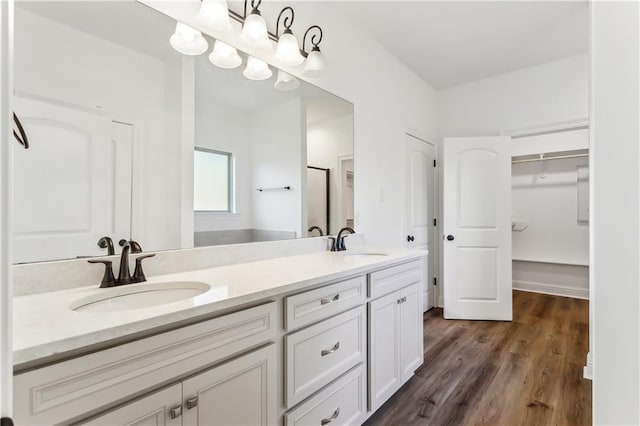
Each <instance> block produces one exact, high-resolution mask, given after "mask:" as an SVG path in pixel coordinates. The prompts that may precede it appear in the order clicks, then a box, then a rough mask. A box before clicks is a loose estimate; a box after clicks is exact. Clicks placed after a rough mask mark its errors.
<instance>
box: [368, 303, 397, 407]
mask: <svg viewBox="0 0 640 426" xmlns="http://www.w3.org/2000/svg"><path fill="white" fill-rule="evenodd" d="M399 310H400V292H399V291H396V292H394V293H391V294H388V295H386V296H383V297H381V298H379V299H376V300H374V301H372V302H370V303H369V404H370V405H371V406H370V409H372V410H376V409H377V408H378V407H380V406H381V405H382V404H383V403H384V402H385V401H386V400H387V399H388V398H389V397H390V396H391V395H392V394H393V393H394V392H395V391H396V390H397V389H398V387H399V386H400V382H401V372H400V326H399V321H398V318H399Z"/></svg>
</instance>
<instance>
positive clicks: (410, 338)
mask: <svg viewBox="0 0 640 426" xmlns="http://www.w3.org/2000/svg"><path fill="white" fill-rule="evenodd" d="M421 293H422V289H421V286H420V285H419V284H414V285H411V286H409V287H405V288H403V289H402V290H400V301H401V303H400V305H399V306H400V312H399V314H400V374H401V375H402V382H403V383H404V382H405V381H407V380H408V379H409V378H410V377H411V376H412V375H413V372H414V371H416V369H417V368H418V367H419V366H421V365H422V363H423V362H424V348H423V337H422V336H423V333H422V299H421V297H422V296H421Z"/></svg>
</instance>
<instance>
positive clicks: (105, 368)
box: [13, 302, 279, 426]
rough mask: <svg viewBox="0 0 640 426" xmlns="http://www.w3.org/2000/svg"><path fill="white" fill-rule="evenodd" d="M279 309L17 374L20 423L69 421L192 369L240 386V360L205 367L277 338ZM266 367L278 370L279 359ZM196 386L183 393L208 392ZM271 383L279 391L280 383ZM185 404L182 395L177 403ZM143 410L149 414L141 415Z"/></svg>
mask: <svg viewBox="0 0 640 426" xmlns="http://www.w3.org/2000/svg"><path fill="white" fill-rule="evenodd" d="M277 312H278V309H277V306H276V303H275V302H268V303H264V304H262V305H259V306H256V307H253V308H249V309H244V310H240V311H238V312H234V313H231V314H228V315H223V316H220V317H217V318H213V319H210V320H206V321H203V322H199V323H196V324H193V325H188V326H185V327H182V328H178V329H176V330H172V331H167V332H164V333H159V334H156V335H153V336H150V337H145V338H143V339H139V340H136V341H133V342H129V343H124V344H120V345H116V346H113V347H111V348H108V349H104V350H101V351H97V352H93V353H89V354H87V355H82V356H80V357H77V358H71V359H69V360H66V361H62V362H58V363H54V364H51V365H46V366H43V367H41V368H36V369H33V370H29V371H26V372H23V373H18V374H17V375H15V376H14V381H13V383H14V400H15V404H14V416H15V419H16V424H19V425H25V426H26V425H54V424H68V423H70V422H72V421H76V420H80V419H83V418H87V417H89V416H91V415H93V414H95V413H98V412H100V411H102V410H104V408H106V407H112V406H114V405H116V404H121V403H125V404H126V403H128V402H129V401H130V400H131V399H132V398H135V397H137V396H139V395H144V394H145V393H146V392H148V391H149V390H150V389H154V388H157V387H158V386H162V385H163V384H165V383H166V384H169V383H171V382H176V381H178V380H183V379H184V378H185V377H188V376H189V375H193V374H203V375H204V374H209V376H207V377H212V375H215V374H220V375H223V376H225V375H226V376H225V377H227V378H228V379H229V380H230V383H231V382H233V383H235V384H238V383H239V382H240V381H241V380H242V377H240V376H233V372H234V371H233V368H232V367H233V366H234V365H236V364H233V362H232V363H229V364H222V365H221V366H220V367H219V368H214V369H213V370H209V371H205V373H201V372H202V371H203V370H205V369H206V368H209V367H210V366H213V365H215V364H216V363H220V361H222V360H225V359H230V358H233V357H238V356H240V355H242V354H243V353H247V352H248V351H250V350H251V349H252V348H256V347H259V346H262V345H265V344H267V343H269V342H274V341H275V340H276V336H277V334H276V333H277V328H278V325H277V324H278V323H279V321H278V320H277V317H278V314H277ZM250 356H251V354H249V355H247V357H250ZM243 359H245V360H246V359H252V358H243ZM265 359H267V358H265ZM254 361H255V360H254ZM238 362H240V361H238ZM265 362H266V361H265ZM258 364H260V363H259V362H257V361H256V365H258ZM263 364H264V365H268V366H269V367H270V366H271V365H274V367H275V364H276V363H275V362H269V363H263ZM263 364H260V365H261V367H259V368H258V370H260V371H261V372H262V373H261V374H267V370H265V369H264V365H263ZM243 368H244V369H246V368H247V367H243ZM214 371H216V373H213V372H214ZM256 371H257V370H256ZM269 374H275V373H268V374H267V375H266V376H265V377H267V378H268V377H269ZM232 377H233V380H231V378H232ZM244 377H246V376H244ZM194 378H195V376H194ZM211 380H212V381H213V379H211ZM234 380H235V382H234ZM185 383H187V382H186V381H185ZM193 383H198V384H197V385H194V387H193V388H189V390H191V393H189V394H186V395H188V396H189V398H191V397H192V396H193V395H194V394H197V393H199V392H203V391H202V390H200V389H199V388H200V387H202V388H203V389H204V387H205V385H203V384H202V383H201V382H193ZM254 385H255V383H254ZM230 386H231V385H230ZM273 387H274V388H276V386H275V384H274V385H273ZM218 389H220V388H218ZM252 390H253V385H252ZM247 394H249V392H247ZM265 401H266V402H265V403H273V401H275V400H271V399H268V398H266V397H265ZM180 404H181V400H180V398H178V399H177V400H176V401H175V405H180ZM273 404H275V403H273ZM274 406H275V405H274ZM145 407H146V405H145ZM140 415H141V416H143V415H144V413H143V412H140ZM125 417H126V416H125ZM116 424H118V423H116ZM122 424H128V423H122ZM134 424H135V423H134Z"/></svg>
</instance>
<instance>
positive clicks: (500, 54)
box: [17, 0, 589, 89]
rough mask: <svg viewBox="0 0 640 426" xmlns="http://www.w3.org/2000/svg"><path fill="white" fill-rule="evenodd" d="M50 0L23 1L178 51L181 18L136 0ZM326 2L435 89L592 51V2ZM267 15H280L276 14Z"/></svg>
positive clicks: (73, 21) (67, 20)
mask: <svg viewBox="0 0 640 426" xmlns="http://www.w3.org/2000/svg"><path fill="white" fill-rule="evenodd" d="M183 1H197V0H183ZM229 3H230V7H231V8H232V9H233V10H236V11H238V12H240V11H241V10H242V3H241V2H238V1H237V0H231V1H230V2H229ZM269 3H274V4H273V5H270V7H268V8H264V9H265V13H267V12H274V13H276V12H277V11H278V10H279V7H276V6H279V5H280V2H278V1H270V2H269ZM310 3H311V4H313V3H316V2H314V1H313V0H312V1H310ZM51 4H52V2H51V1H50V0H49V1H18V2H17V5H18V7H22V8H25V9H28V10H30V11H32V12H35V13H38V14H42V15H45V16H47V17H49V18H50V19H54V20H56V21H58V22H61V23H63V24H66V25H71V26H75V27H76V28H78V29H80V30H83V31H86V32H89V33H92V34H95V35H97V36H98V37H102V38H106V39H109V40H112V41H113V42H115V43H118V44H122V45H126V46H129V47H131V48H133V49H136V50H140V51H143V52H146V53H148V54H151V55H153V56H157V57H160V58H162V57H165V56H166V55H170V54H173V52H172V51H171V49H170V48H169V45H168V43H166V38H167V34H171V33H172V32H173V29H174V25H175V24H174V22H173V21H172V20H171V19H168V18H167V17H165V16H163V15H161V14H160V13H157V12H155V11H152V10H151V9H149V8H147V7H144V6H141V5H140V4H137V3H136V2H134V1H133V0H128V1H124V2H116V3H115V4H117V5H118V7H114V2H113V1H90V2H78V1H71V2H55V3H54V4H55V5H56V6H55V7H53V8H52V7H51ZM283 4H284V3H283ZM321 6H322V9H323V14H322V15H323V17H325V16H328V17H340V18H341V19H342V20H344V21H345V22H346V23H348V24H349V25H355V26H357V27H358V28H359V29H361V30H362V31H363V32H365V33H367V34H369V35H370V36H371V37H373V38H374V39H376V40H378V41H379V42H380V43H381V44H382V45H383V46H385V47H386V48H387V49H388V50H389V51H390V52H391V53H392V54H393V55H395V56H396V57H397V58H398V59H399V60H400V61H402V62H403V63H405V64H406V65H407V66H408V67H409V68H410V69H412V70H413V71H414V72H415V73H416V74H418V75H419V76H420V77H421V78H423V79H424V80H425V81H427V82H428V83H429V84H431V85H432V86H433V87H434V88H436V89H444V88H448V87H452V86H456V85H459V84H463V83H467V82H471V81H476V80H480V79H483V78H487V77H491V76H494V75H498V74H502V73H505V72H509V71H514V70H517V69H522V68H527V67H530V66H533V65H538V64H542V63H546V62H551V61H554V60H558V59H562V58H565V57H567V56H571V55H576V54H580V53H583V52H586V51H588V49H589V13H588V9H589V8H588V2H587V1H560V0H556V1H544V0H530V1H451V0H449V1H426V0H422V1H419V0H418V1H403V0H386V1H367V2H363V1H343V0H337V1H323V2H322V3H321ZM272 9H273V10H272ZM265 17H266V18H268V20H269V22H271V21H275V16H273V17H271V16H268V17H267V16H265ZM272 18H273V19H272ZM340 18H336V19H340ZM323 19H326V18H323ZM132 29H135V30H132ZM325 53H326V54H329V52H325Z"/></svg>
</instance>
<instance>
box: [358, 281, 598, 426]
mask: <svg viewBox="0 0 640 426" xmlns="http://www.w3.org/2000/svg"><path fill="white" fill-rule="evenodd" d="M513 316H514V318H513V321H512V322H497V321H447V320H444V319H442V310H441V309H432V310H431V311H429V312H427V313H426V314H425V316H424V361H425V362H424V364H423V365H422V366H421V367H420V368H419V369H418V370H417V371H416V375H415V376H414V377H413V378H412V379H411V380H410V381H409V382H407V383H406V384H405V385H404V386H403V387H402V389H400V390H399V391H398V392H397V393H396V394H395V395H394V396H393V397H392V398H391V399H390V400H389V401H387V402H386V403H385V404H384V405H383V406H382V407H381V408H380V409H379V410H378V411H377V412H376V414H374V415H373V416H372V417H371V418H370V419H369V420H368V421H367V423H365V425H367V426H373V425H430V426H431V425H456V426H457V425H478V424H485V425H496V426H497V425H509V426H511V425H535V426H545V425H570V426H579V425H590V424H591V381H589V380H585V379H583V378H582V368H583V366H584V363H585V358H586V354H587V351H588V337H589V325H588V319H589V302H588V301H586V300H578V299H571V298H567V297H558V296H548V295H544V294H536V293H526V292H522V291H514V292H513Z"/></svg>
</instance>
